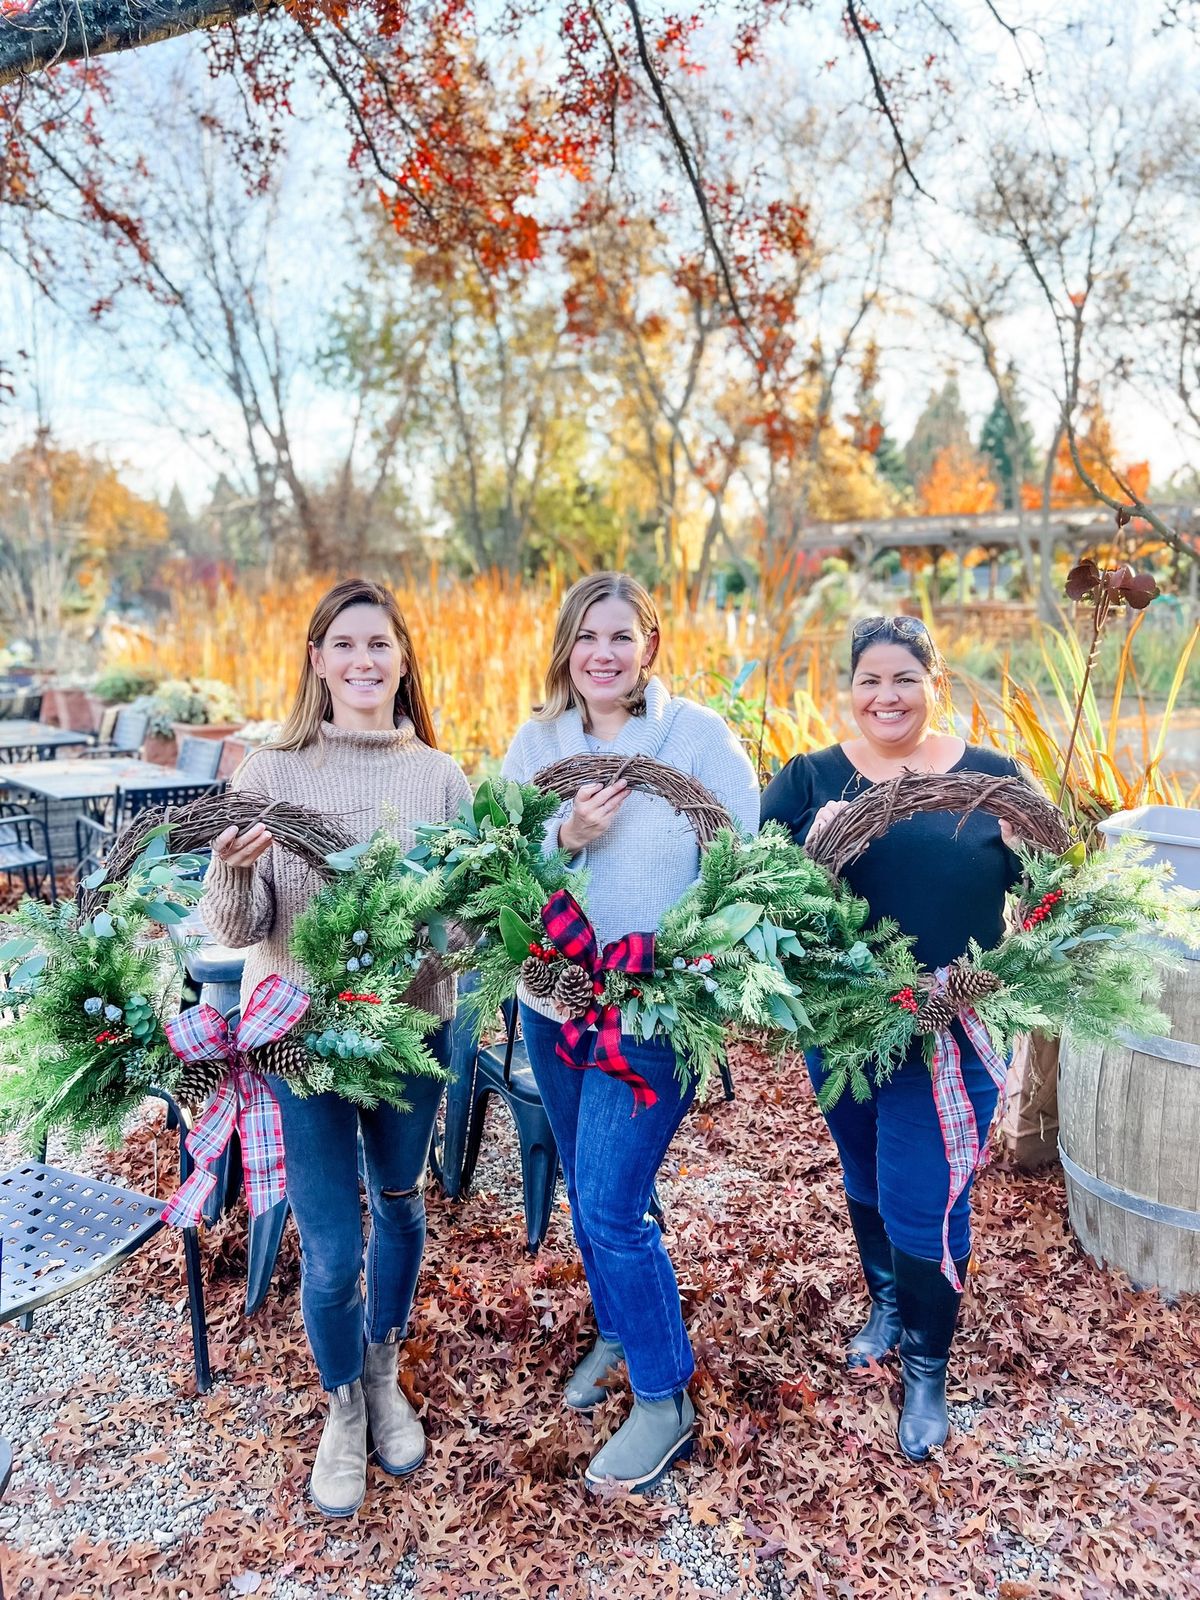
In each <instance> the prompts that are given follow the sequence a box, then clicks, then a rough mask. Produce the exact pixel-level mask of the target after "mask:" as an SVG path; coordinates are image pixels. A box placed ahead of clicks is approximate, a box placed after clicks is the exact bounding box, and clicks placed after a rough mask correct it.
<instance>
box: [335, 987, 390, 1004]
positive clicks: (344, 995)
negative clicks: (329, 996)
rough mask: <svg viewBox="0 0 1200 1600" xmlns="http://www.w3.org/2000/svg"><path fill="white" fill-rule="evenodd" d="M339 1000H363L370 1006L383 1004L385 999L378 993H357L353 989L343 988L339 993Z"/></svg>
mask: <svg viewBox="0 0 1200 1600" xmlns="http://www.w3.org/2000/svg"><path fill="white" fill-rule="evenodd" d="M338 999H339V1000H361V1001H363V1002H365V1004H367V1005H369V1006H381V1005H382V1004H383V1001H382V1000H381V999H380V998H379V996H378V995H377V994H355V993H354V991H353V989H343V990H342V991H341V993H340V994H339V995H338Z"/></svg>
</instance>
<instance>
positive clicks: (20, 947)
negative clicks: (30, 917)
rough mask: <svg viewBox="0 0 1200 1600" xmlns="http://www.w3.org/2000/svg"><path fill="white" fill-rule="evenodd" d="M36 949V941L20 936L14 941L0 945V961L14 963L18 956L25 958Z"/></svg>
mask: <svg viewBox="0 0 1200 1600" xmlns="http://www.w3.org/2000/svg"><path fill="white" fill-rule="evenodd" d="M36 948H37V944H36V941H35V940H33V939H28V938H26V937H25V936H24V935H23V934H22V935H20V936H18V937H17V938H16V939H10V940H9V941H8V943H7V944H4V945H0V961H16V960H17V958H18V957H19V956H27V955H28V954H29V952H30V951H31V950H34V949H36Z"/></svg>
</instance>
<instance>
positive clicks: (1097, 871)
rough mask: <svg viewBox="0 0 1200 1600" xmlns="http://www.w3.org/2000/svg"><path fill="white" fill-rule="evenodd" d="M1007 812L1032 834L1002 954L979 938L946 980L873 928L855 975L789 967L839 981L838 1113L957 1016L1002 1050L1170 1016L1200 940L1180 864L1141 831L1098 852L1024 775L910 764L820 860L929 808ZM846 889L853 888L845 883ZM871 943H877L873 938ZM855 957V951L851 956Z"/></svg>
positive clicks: (1105, 1033) (846, 853)
mask: <svg viewBox="0 0 1200 1600" xmlns="http://www.w3.org/2000/svg"><path fill="white" fill-rule="evenodd" d="M977 807H978V808H980V809H983V810H986V811H990V812H992V813H993V814H995V815H998V816H1001V817H1007V818H1008V820H1010V821H1011V822H1012V823H1013V824H1014V826H1015V827H1016V828H1017V829H1018V830H1019V831H1020V833H1021V835H1022V837H1023V838H1024V839H1025V840H1027V841H1029V842H1028V843H1027V844H1023V845H1021V846H1020V847H1019V848H1018V851H1017V853H1018V855H1019V856H1020V859H1021V861H1022V864H1023V866H1024V875H1023V878H1022V881H1021V883H1020V885H1019V886H1018V888H1017V890H1016V891H1014V894H1013V896H1012V897H1011V899H1010V904H1009V910H1010V917H1009V923H1010V927H1009V931H1008V933H1007V934H1006V935H1005V937H1004V938H1003V939H1002V940H1001V942H1000V943H999V944H998V945H996V946H995V947H994V948H993V949H991V950H983V949H981V948H980V947H979V945H978V944H976V943H975V942H974V941H972V943H971V945H970V946H969V948H968V950H967V951H966V952H965V954H964V955H963V956H962V957H960V958H959V959H958V960H957V961H956V962H954V963H953V964H952V965H951V967H950V968H948V969H947V970H946V971H945V972H944V974H943V975H942V977H941V978H940V979H939V978H938V976H937V975H935V974H931V973H929V972H927V971H924V970H922V969H920V968H919V967H917V965H916V964H915V962H914V960H913V958H912V954H911V948H910V941H908V940H906V939H902V938H900V937H899V936H898V935H897V933H896V931H895V929H894V928H892V927H888V926H878V927H876V928H874V929H872V930H870V931H869V932H868V934H867V935H866V937H865V939H864V941H863V946H860V948H859V951H858V957H857V961H856V963H855V964H854V966H855V970H854V971H853V973H852V974H847V973H846V972H845V971H839V970H837V969H836V968H835V969H833V970H832V971H829V970H826V969H824V968H823V966H822V964H821V963H819V962H808V963H805V965H804V967H803V969H801V970H792V969H791V964H790V962H787V961H785V965H787V966H788V967H789V972H790V975H791V976H792V977H793V979H794V981H795V982H796V983H797V984H798V986H799V987H800V988H801V989H802V992H803V993H804V995H805V999H806V1001H807V1000H808V999H809V997H810V995H811V994H812V992H813V989H814V988H821V987H824V986H828V987H829V988H831V989H832V994H831V996H830V997H829V998H830V1004H829V1006H828V1008H827V1009H825V1010H824V1011H823V1016H822V1021H823V1026H822V1027H821V1029H820V1030H818V1032H819V1034H820V1035H821V1036H820V1037H815V1038H814V1039H813V1041H812V1043H813V1044H814V1045H819V1047H820V1048H821V1050H822V1052H823V1055H824V1068H825V1072H826V1074H827V1077H826V1081H825V1084H824V1086H823V1088H822V1091H821V1095H820V1101H821V1104H822V1106H823V1107H825V1108H826V1109H827V1108H828V1107H829V1106H831V1105H833V1104H834V1102H835V1101H836V1100H837V1099H838V1097H839V1096H840V1095H841V1094H842V1093H843V1091H844V1090H845V1088H846V1087H847V1085H849V1087H850V1090H851V1092H852V1094H853V1095H854V1097H855V1099H858V1100H864V1099H867V1098H869V1096H870V1094H871V1090H872V1086H873V1084H878V1083H880V1082H883V1081H885V1080H886V1079H887V1078H888V1077H889V1076H890V1075H891V1073H892V1072H894V1071H895V1070H896V1068H897V1067H898V1066H899V1065H900V1064H901V1063H902V1062H903V1061H904V1060H905V1058H906V1056H907V1054H908V1051H909V1049H910V1047H911V1045H912V1042H913V1040H914V1039H915V1038H918V1037H919V1038H920V1039H921V1040H922V1047H923V1050H924V1053H925V1056H926V1059H927V1061H930V1060H932V1056H933V1051H934V1049H935V1044H936V1040H937V1039H938V1037H939V1035H944V1034H945V1032H946V1030H948V1029H949V1027H950V1025H951V1023H952V1022H953V1021H954V1020H955V1018H957V1017H959V1016H962V1015H963V1014H964V1013H967V1014H972V1013H973V1015H974V1017H976V1018H978V1020H979V1022H980V1023H982V1025H983V1028H984V1029H985V1030H986V1033H987V1035H988V1037H989V1039H990V1041H991V1044H992V1047H993V1049H994V1050H995V1052H996V1054H997V1055H998V1056H1000V1057H1006V1056H1007V1055H1009V1054H1010V1053H1011V1050H1012V1046H1013V1042H1014V1039H1015V1037H1016V1035H1018V1034H1022V1033H1028V1032H1030V1031H1031V1030H1032V1029H1035V1028H1036V1029H1038V1030H1040V1031H1041V1032H1043V1033H1045V1034H1048V1035H1051V1036H1057V1035H1059V1034H1061V1033H1064V1032H1070V1033H1073V1034H1075V1035H1076V1036H1078V1037H1079V1038H1083V1039H1089V1040H1095V1041H1099V1042H1107V1041H1110V1040H1112V1039H1114V1038H1116V1037H1117V1036H1118V1035H1119V1034H1120V1033H1121V1032H1122V1031H1124V1030H1126V1029H1128V1030H1132V1031H1134V1032H1140V1033H1155V1032H1158V1031H1161V1030H1162V1029H1163V1028H1164V1027H1165V1026H1167V1022H1166V1019H1165V1018H1164V1017H1163V1016H1162V1014H1161V1012H1159V1011H1158V1010H1157V1009H1156V1007H1155V1005H1154V998H1155V996H1157V994H1158V992H1159V990H1160V988H1161V983H1162V972H1163V969H1164V968H1165V967H1168V966H1170V965H1172V964H1173V962H1174V961H1176V960H1177V959H1179V958H1178V956H1177V955H1176V954H1175V953H1174V952H1173V948H1172V945H1173V944H1174V946H1175V947H1176V948H1177V947H1178V946H1184V947H1187V948H1192V949H1196V948H1200V914H1198V910H1197V908H1198V906H1200V896H1198V895H1196V894H1194V893H1191V892H1190V891H1186V890H1183V889H1180V888H1177V887H1174V886H1172V885H1171V881H1170V880H1171V869H1170V868H1169V867H1168V866H1166V865H1165V864H1155V865H1149V864H1147V861H1146V857H1147V855H1148V854H1149V850H1148V848H1147V847H1146V846H1144V845H1141V844H1138V843H1137V842H1135V841H1129V842H1126V843H1124V844H1122V845H1120V846H1117V847H1116V848H1112V849H1108V850H1105V851H1102V852H1099V853H1097V854H1094V855H1091V856H1088V855H1087V854H1086V853H1085V851H1084V848H1083V846H1082V844H1075V845H1070V841H1069V834H1068V832H1067V828H1066V823H1065V821H1064V819H1063V818H1062V815H1061V813H1060V812H1059V811H1058V810H1057V808H1056V807H1054V806H1052V805H1051V804H1050V802H1049V801H1048V800H1046V799H1045V798H1044V797H1043V796H1042V795H1040V794H1039V793H1037V792H1036V791H1035V790H1033V789H1032V788H1031V787H1030V785H1028V784H1026V783H1025V782H1024V781H1023V780H1021V779H1016V778H1002V779H998V778H995V777H989V776H986V775H984V774H980V773H946V774H925V773H907V774H905V775H903V776H902V777H899V778H895V779H893V780H891V781H890V782H888V783H881V784H876V785H874V786H873V787H872V788H871V789H870V790H868V791H867V792H866V793H865V794H864V795H862V796H861V797H860V798H859V799H857V800H855V801H853V802H852V803H851V805H850V806H849V807H848V808H847V810H846V811H843V812H841V813H840V814H839V816H838V817H837V818H836V819H835V820H834V822H833V823H832V824H831V825H830V827H829V828H828V829H827V830H825V831H823V832H822V834H821V835H820V836H819V837H818V839H817V840H816V841H815V842H814V845H813V847H812V851H811V854H812V856H813V857H814V859H816V860H819V861H822V862H825V863H828V864H829V865H830V867H831V869H832V870H833V871H841V870H842V869H843V868H844V866H845V865H846V864H847V863H848V862H850V861H852V860H854V859H855V858H856V857H857V856H858V855H860V854H861V853H862V851H863V850H865V849H866V848H867V846H868V845H869V844H870V843H871V841H872V839H874V838H878V837H879V836H880V835H881V834H882V833H884V832H885V831H886V829H887V828H888V827H889V826H890V825H891V823H892V822H893V821H895V820H898V819H900V818H901V817H906V816H911V815H913V814H914V813H915V812H916V811H927V810H938V809H952V810H955V811H964V812H967V811H971V810H973V809H975V808H977ZM842 892H843V893H848V891H845V890H843V891H842ZM864 947H865V948H864ZM846 953H847V955H849V954H850V952H849V951H847V952H846Z"/></svg>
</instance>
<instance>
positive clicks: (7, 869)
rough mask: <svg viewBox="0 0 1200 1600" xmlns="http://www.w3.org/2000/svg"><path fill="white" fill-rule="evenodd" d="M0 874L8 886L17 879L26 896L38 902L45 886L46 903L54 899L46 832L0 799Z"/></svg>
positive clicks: (39, 822)
mask: <svg viewBox="0 0 1200 1600" xmlns="http://www.w3.org/2000/svg"><path fill="white" fill-rule="evenodd" d="M0 872H2V873H3V874H4V876H5V878H6V879H7V881H8V882H9V883H11V882H12V880H13V878H14V877H18V876H19V877H20V879H21V882H22V885H23V886H24V889H25V893H26V894H31V895H36V896H37V898H38V899H41V897H42V893H43V890H44V889H45V888H46V887H49V890H50V904H51V905H53V904H54V903H55V902H56V900H57V899H58V890H57V887H56V885H55V882H54V857H53V855H52V853H51V849H50V831H49V829H48V828H47V827H46V824H45V822H44V821H43V819H42V818H41V817H35V816H34V815H33V814H32V813H31V812H29V811H26V809H25V807H24V806H22V805H18V804H17V802H16V801H14V800H0Z"/></svg>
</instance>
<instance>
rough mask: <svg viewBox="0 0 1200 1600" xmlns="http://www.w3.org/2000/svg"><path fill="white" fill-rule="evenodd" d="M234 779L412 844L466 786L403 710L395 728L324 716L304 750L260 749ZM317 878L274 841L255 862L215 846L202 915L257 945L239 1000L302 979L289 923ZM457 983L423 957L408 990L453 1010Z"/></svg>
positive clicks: (363, 833)
mask: <svg viewBox="0 0 1200 1600" xmlns="http://www.w3.org/2000/svg"><path fill="white" fill-rule="evenodd" d="M232 786H233V788H235V789H237V790H239V791H240V792H241V793H243V794H261V795H262V796H263V797H264V798H266V799H271V800H291V801H293V802H294V803H295V804H297V805H303V806H311V807H312V808H313V809H314V810H316V811H324V812H326V813H328V814H329V815H330V816H334V817H336V818H337V819H338V821H339V822H341V823H343V824H344V825H345V827H346V828H347V830H348V831H349V832H351V833H352V834H353V835H354V837H355V838H356V839H369V838H370V836H371V835H372V834H373V833H374V832H375V830H376V829H377V828H384V829H386V830H387V832H388V833H390V834H392V835H393V837H394V838H396V839H398V840H399V841H400V843H401V844H402V845H403V846H404V847H405V848H406V849H407V848H409V847H410V846H411V845H412V843H413V829H414V826H415V825H416V824H417V823H420V822H445V821H447V820H448V819H449V818H450V817H453V816H455V815H456V814H457V812H458V810H459V807H460V806H461V805H462V803H463V801H464V800H465V799H467V798H468V797H469V796H470V793H471V786H470V784H469V783H468V782H467V780H466V778H465V776H464V775H463V772H462V770H461V768H460V767H459V766H458V763H457V762H456V761H454V760H452V759H451V757H450V756H448V755H446V754H444V753H443V752H442V751H440V750H431V749H430V748H429V746H428V745H426V744H423V743H422V742H421V740H420V739H418V738H417V736H416V733H415V731H414V729H413V725H412V723H411V722H410V721H409V720H408V719H407V718H405V719H404V721H403V722H402V723H401V725H400V726H399V727H398V728H394V729H380V730H378V731H374V730H372V731H369V732H361V731H359V730H357V729H351V728H335V727H334V726H333V724H332V723H330V722H326V723H323V724H322V726H321V732H320V734H319V736H318V738H317V742H316V743H315V744H312V745H309V746H307V748H305V749H304V750H271V749H265V750H255V751H253V752H252V753H251V754H250V755H248V756H247V757H246V759H245V761H243V763H242V765H241V766H240V767H239V768H238V771H237V773H236V774H235V776H234V779H233V785H232ZM320 886H321V881H320V879H319V878H318V877H317V875H316V873H314V872H313V871H312V870H311V869H310V868H309V867H306V866H305V865H304V863H303V862H301V861H299V860H297V858H296V857H295V856H293V855H291V854H289V853H288V852H287V851H286V850H282V849H281V848H280V847H279V845H277V844H276V845H272V846H271V848H270V850H268V851H267V852H266V854H265V855H263V856H261V857H260V858H259V860H258V861H257V862H255V864H254V866H253V867H229V866H226V865H225V863H224V862H222V861H218V860H217V858H216V857H215V856H214V857H213V860H212V864H211V865H210V867H209V869H208V875H207V877H206V878H205V881H204V905H203V911H204V920H205V922H206V923H207V925H208V928H209V930H210V932H211V933H212V934H213V936H214V938H216V939H218V940H219V941H220V942H221V943H222V944H225V945H229V946H230V947H231V948H232V949H235V950H240V949H243V948H245V947H246V946H253V948H252V949H250V951H249V953H248V954H247V956H246V964H245V968H244V969H243V973H242V1003H243V1005H244V1004H245V1002H246V1000H247V998H248V997H249V995H250V994H251V993H253V991H254V988H255V986H256V985H257V984H259V983H261V981H262V980H263V978H266V977H270V976H271V974H272V973H276V972H277V973H280V974H281V975H282V976H283V977H286V978H291V979H292V980H293V981H294V982H295V983H298V984H300V986H301V987H303V986H304V984H305V982H306V977H305V972H304V969H303V967H301V966H300V964H299V963H298V962H297V961H296V960H295V959H294V958H293V957H292V955H291V954H290V953H289V951H288V944H289V942H290V940H291V935H292V925H293V923H294V922H295V920H296V918H297V917H298V916H299V914H300V912H301V911H303V909H304V907H305V906H306V905H307V903H308V901H309V900H310V899H311V898H312V896H313V895H314V894H315V893H316V891H317V890H318V889H319V888H320ZM454 996H455V984H454V979H453V977H451V976H449V975H448V974H447V973H446V971H445V969H444V968H443V967H442V965H441V963H440V962H439V961H438V960H437V959H436V957H433V956H430V957H427V959H426V961H425V964H424V966H423V967H422V969H421V972H420V973H419V975H418V976H417V978H416V979H415V981H414V983H413V985H412V988H411V989H410V990H409V993H408V995H407V996H406V998H407V999H408V1000H409V1001H411V1003H412V1004H413V1005H419V1006H421V1007H423V1008H424V1009H425V1010H428V1011H432V1012H434V1013H435V1014H436V1015H437V1016H439V1017H443V1018H446V1017H452V1016H453V1015H454Z"/></svg>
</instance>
